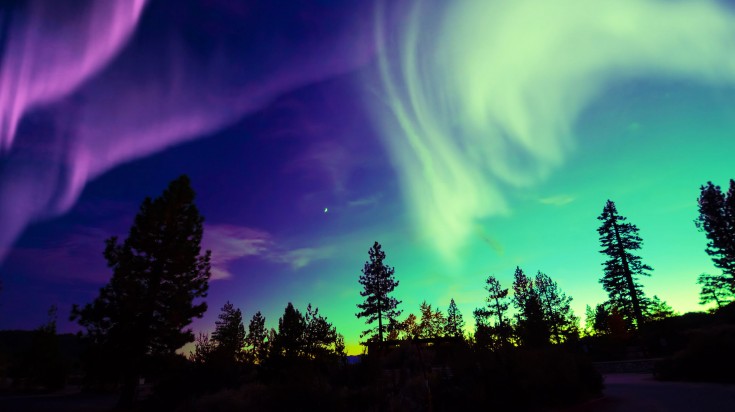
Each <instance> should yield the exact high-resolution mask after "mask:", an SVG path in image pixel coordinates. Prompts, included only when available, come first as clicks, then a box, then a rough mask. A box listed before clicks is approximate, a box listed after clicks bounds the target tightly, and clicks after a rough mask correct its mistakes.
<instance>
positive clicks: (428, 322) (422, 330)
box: [419, 301, 446, 339]
mask: <svg viewBox="0 0 735 412" xmlns="http://www.w3.org/2000/svg"><path fill="white" fill-rule="evenodd" d="M420 311H421V322H420V323H419V338H422V339H429V338H440V337H442V336H444V327H445V325H446V320H445V319H444V314H443V313H441V311H439V310H438V309H437V310H436V311H435V310H433V309H432V308H431V305H429V304H427V303H426V301H423V302H422V303H421V306H420Z"/></svg>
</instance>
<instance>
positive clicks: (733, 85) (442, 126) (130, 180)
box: [0, 0, 735, 353]
mask: <svg viewBox="0 0 735 412" xmlns="http://www.w3.org/2000/svg"><path fill="white" fill-rule="evenodd" d="M449 3H450V2H443V1H399V2H393V1H391V2H380V1H377V2H369V1H339V0H332V1H329V0H320V1H313V0H312V1H307V0H300V1H294V0H281V1H271V2H253V1H227V0H199V1H194V0H190V1H189V0H187V1H156V0H151V1H148V2H146V1H145V0H118V1H94V0H89V1H53V2H51V1H11V2H4V3H3V5H2V6H0V281H2V290H1V291H0V329H32V328H35V327H37V326H39V325H40V324H42V323H43V322H44V321H45V320H46V312H47V309H48V308H49V306H51V305H54V304H55V305H58V307H59V314H60V319H59V330H60V331H61V332H75V331H77V330H78V326H76V325H75V324H73V323H71V322H69V321H68V320H67V315H68V313H69V310H70V307H71V305H72V304H74V303H77V304H84V303H87V302H90V301H91V300H93V299H94V297H95V296H96V295H97V292H98V290H99V288H100V287H101V286H102V285H104V284H105V283H106V282H107V281H108V280H109V278H110V276H111V272H110V270H109V269H107V268H106V264H105V260H104V259H103V257H102V251H103V249H104V239H106V238H108V237H110V236H112V235H118V236H125V235H126V234H127V231H128V229H129V227H130V225H131V224H132V221H133V218H134V216H135V214H136V213H137V209H138V206H139V205H140V202H141V201H142V200H143V199H144V198H145V197H146V196H157V195H159V194H160V193H161V192H162V191H163V189H164V188H165V187H166V186H167V184H168V182H170V181H171V180H173V179H174V178H176V177H178V176H179V175H181V174H183V173H185V174H188V175H189V176H190V177H191V180H192V184H193V187H194V189H195V191H196V192H197V204H198V206H199V208H200V211H201V212H202V214H203V215H204V216H205V218H206V221H205V239H204V242H203V243H204V245H203V246H204V247H205V248H208V249H211V250H212V254H213V259H214V268H213V272H212V279H211V281H210V292H209V297H208V298H207V302H208V304H209V310H208V312H207V313H206V315H205V317H204V318H203V319H197V320H195V322H194V323H193V328H194V330H195V331H211V330H212V329H213V328H214V320H215V319H216V317H217V314H218V312H219V309H220V308H221V307H222V305H223V304H224V303H225V302H226V301H227V300H229V301H231V302H233V303H234V304H235V305H236V306H237V307H239V308H241V309H242V311H243V312H244V317H245V318H246V319H248V320H249V318H250V317H251V316H252V315H253V314H254V313H255V311H257V310H260V311H262V312H263V314H264V315H265V317H266V322H267V325H268V326H269V327H275V326H276V325H277V319H278V317H279V316H280V315H281V314H282V313H283V308H284V307H285V306H286V304H287V302H289V301H290V302H293V303H294V305H296V306H297V307H299V308H302V309H304V308H305V307H306V305H307V304H308V303H312V304H314V305H316V306H318V307H319V309H320V313H323V314H325V315H326V316H327V317H328V319H329V320H330V321H331V322H333V323H334V325H335V326H336V327H337V330H338V331H339V332H341V333H342V334H344V335H345V337H346V340H347V344H348V349H349V350H350V351H351V352H352V353H356V352H359V347H358V345H357V343H358V340H359V332H360V331H361V330H363V329H364V328H365V325H364V323H363V321H362V320H358V319H356V318H355V316H354V315H355V313H356V312H357V308H356V306H355V305H356V304H357V303H359V302H361V298H360V296H359V291H360V285H359V284H358V283H357V279H358V276H359V274H360V269H361V268H362V266H363V263H364V262H365V260H367V258H368V255H367V251H368V248H369V247H370V246H371V245H372V243H373V242H374V241H376V240H377V241H379V242H380V243H381V244H382V245H383V248H384V250H385V251H386V254H387V263H388V264H390V265H392V266H395V270H396V272H395V273H396V278H397V279H398V280H399V281H400V285H399V287H398V288H397V289H396V292H395V296H396V297H397V298H398V299H400V300H402V301H403V303H402V304H401V306H400V307H399V308H401V309H403V310H404V315H405V314H407V313H409V312H414V313H417V312H418V307H419V304H420V303H421V302H422V301H423V300H426V301H427V302H428V303H430V304H432V305H433V306H435V307H436V306H438V307H439V308H440V309H442V310H446V307H447V306H448V304H449V300H450V299H451V298H454V299H455V300H456V302H457V304H458V306H459V308H460V310H461V311H462V313H463V314H464V317H465V321H466V322H467V323H468V324H472V320H471V313H472V310H473V309H474V308H475V307H479V306H481V305H482V304H483V300H484V295H485V291H484V290H483V285H484V280H485V279H486V278H487V276H488V275H495V276H496V277H498V279H499V280H500V281H501V283H502V284H503V286H505V287H510V286H511V282H512V275H513V271H514V269H515V267H516V266H520V267H522V268H523V269H524V270H526V271H527V272H528V273H531V274H533V273H535V272H536V271H537V270H541V271H543V272H544V273H546V274H548V275H550V276H551V277H552V278H553V279H555V280H556V281H557V282H558V283H559V285H560V286H561V288H562V289H563V290H564V291H565V292H566V293H568V294H569V295H571V296H573V298H574V301H573V309H574V310H575V312H576V314H577V315H579V316H581V317H583V315H584V308H585V305H591V306H594V305H595V304H597V303H600V302H602V301H604V300H605V299H606V295H605V293H604V292H603V290H602V288H601V286H600V284H599V283H598V279H599V278H600V277H601V275H602V267H601V263H602V261H603V256H602V255H600V253H599V249H600V246H599V241H598V235H597V232H596V229H597V227H598V221H597V219H596V218H597V216H598V215H599V214H600V213H601V211H602V207H603V205H604V203H605V201H606V200H607V199H611V200H613V201H615V202H616V205H617V208H618V211H619V212H620V213H621V214H622V215H624V216H627V217H628V218H629V220H630V222H632V223H634V224H636V225H637V226H638V227H639V228H640V234H641V236H642V238H643V240H644V244H643V249H642V250H641V251H640V254H641V256H642V257H643V260H644V262H645V263H647V264H649V265H651V266H652V267H653V268H654V271H653V276H652V277H651V278H645V279H642V283H643V285H644V290H645V292H646V293H647V295H648V296H652V295H657V296H658V297H660V298H661V299H663V300H665V301H667V302H668V303H669V304H670V305H671V306H673V308H674V309H675V310H677V311H679V312H686V311H692V310H701V309H702V308H701V307H700V306H699V305H698V290H699V289H698V286H697V285H696V283H695V282H696V278H697V276H698V275H699V274H700V273H703V272H709V273H716V270H715V268H714V267H713V265H712V263H711V260H710V259H709V257H708V256H707V255H706V254H705V252H704V247H705V243H706V240H705V236H704V234H703V233H700V232H698V231H697V229H696V227H695V225H694V219H695V218H696V217H697V202H696V200H697V197H698V189H699V186H700V185H702V184H704V183H706V182H707V181H709V180H711V181H713V182H714V183H716V184H720V185H726V184H727V181H728V179H730V178H735V168H734V167H733V161H732V159H733V157H732V153H734V152H735V139H733V136H735V8H734V7H732V5H733V4H734V3H735V2H732V1H704V0H691V1H687V0H678V1H670V0H642V1H636V2H623V1H619V0H595V1H590V0H555V1H554V2H549V1H546V0H515V1H512V2H510V1H499V0H498V1H488V0H459V1H453V2H451V5H450V6H447V5H446V4H449Z"/></svg>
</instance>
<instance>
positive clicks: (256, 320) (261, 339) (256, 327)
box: [245, 311, 268, 363]
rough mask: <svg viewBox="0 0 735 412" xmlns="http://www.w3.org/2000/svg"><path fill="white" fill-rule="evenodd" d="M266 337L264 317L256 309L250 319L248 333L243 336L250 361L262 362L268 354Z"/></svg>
mask: <svg viewBox="0 0 735 412" xmlns="http://www.w3.org/2000/svg"><path fill="white" fill-rule="evenodd" d="M267 337H268V332H267V331H266V329H265V317H263V315H262V314H261V313H260V311H258V312H256V313H255V315H253V318H252V319H250V325H248V334H247V336H246V337H245V346H246V348H247V351H248V354H249V358H250V360H251V361H252V362H254V363H262V362H263V361H264V360H265V358H266V357H267V356H268V342H267V341H266V339H267Z"/></svg>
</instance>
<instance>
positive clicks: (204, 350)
mask: <svg viewBox="0 0 735 412" xmlns="http://www.w3.org/2000/svg"><path fill="white" fill-rule="evenodd" d="M214 349H215V345H214V343H213V342H212V340H211V339H209V334H206V333H201V332H200V333H199V334H197V337H196V339H195V340H194V352H192V353H191V354H190V355H189V360H190V361H192V362H194V363H196V364H199V365H204V364H206V363H209V362H210V360H211V359H212V353H213V352H214Z"/></svg>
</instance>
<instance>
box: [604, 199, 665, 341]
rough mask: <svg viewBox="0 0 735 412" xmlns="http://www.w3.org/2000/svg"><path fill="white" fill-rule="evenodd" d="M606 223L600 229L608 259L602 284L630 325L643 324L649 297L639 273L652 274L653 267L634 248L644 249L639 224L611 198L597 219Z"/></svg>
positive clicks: (611, 300)
mask: <svg viewBox="0 0 735 412" xmlns="http://www.w3.org/2000/svg"><path fill="white" fill-rule="evenodd" d="M597 219H598V220H600V221H601V222H602V225H601V226H600V227H599V228H598V229H597V232H598V233H599V234H600V245H601V246H602V250H601V251H600V253H602V254H604V255H606V256H607V257H608V259H607V260H606V261H605V262H604V263H603V267H604V274H603V276H602V279H600V283H601V284H602V288H603V289H604V290H605V292H607V293H608V295H609V297H610V303H611V304H612V305H613V306H615V307H616V308H618V310H619V311H620V312H621V313H622V315H623V316H624V317H625V319H626V321H627V322H628V324H629V325H636V326H637V327H640V325H642V324H643V321H644V317H643V314H644V313H645V310H646V304H647V303H648V300H647V299H646V297H645V295H644V294H643V288H642V286H641V284H640V283H639V282H638V279H637V278H638V277H639V276H650V273H649V272H650V271H652V270H653V269H651V267H650V266H648V265H646V264H644V263H643V261H642V260H641V257H640V256H638V255H635V254H633V251H635V250H639V249H640V248H641V243H642V242H643V241H642V240H641V237H640V235H639V234H638V227H636V226H635V225H633V224H631V223H627V219H626V218H625V217H623V216H620V215H619V214H618V211H617V209H616V208H615V203H613V202H612V201H610V200H608V201H607V203H606V204H605V207H604V208H603V210H602V214H601V215H600V216H599V217H598V218H597Z"/></svg>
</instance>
